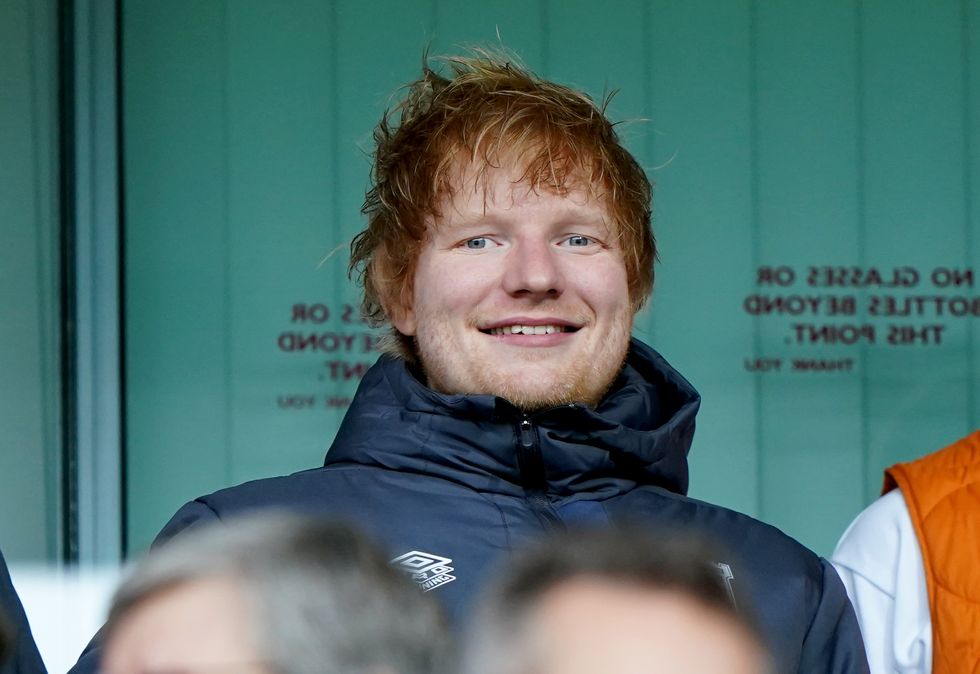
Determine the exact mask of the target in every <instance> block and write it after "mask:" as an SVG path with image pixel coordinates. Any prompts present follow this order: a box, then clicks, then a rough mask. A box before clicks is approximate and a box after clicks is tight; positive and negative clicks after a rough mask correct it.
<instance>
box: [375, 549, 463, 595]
mask: <svg viewBox="0 0 980 674" xmlns="http://www.w3.org/2000/svg"><path fill="white" fill-rule="evenodd" d="M452 561H453V560H452V559H450V558H449V557H442V556H440V555H433V554H432V553H430V552H422V551H421V550H412V551H411V552H406V553H405V554H404V555H399V556H398V557H395V558H394V559H393V560H391V565H392V566H394V567H395V568H398V569H401V570H402V571H404V572H405V573H408V574H409V575H411V576H412V580H414V581H415V582H416V583H418V586H419V587H420V588H421V589H422V591H423V592H429V591H430V590H434V589H436V588H437V587H440V586H442V585H445V584H446V583H451V582H453V581H454V580H456V576H454V575H452V572H453V570H454V569H453V567H452V566H450V564H452Z"/></svg>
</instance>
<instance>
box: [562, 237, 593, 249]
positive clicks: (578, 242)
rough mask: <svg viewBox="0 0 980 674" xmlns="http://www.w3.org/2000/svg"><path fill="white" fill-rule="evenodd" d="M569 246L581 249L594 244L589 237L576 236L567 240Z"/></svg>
mask: <svg viewBox="0 0 980 674" xmlns="http://www.w3.org/2000/svg"><path fill="white" fill-rule="evenodd" d="M566 241H567V242H568V245H569V246H575V247H581V246H588V245H589V244H590V243H592V239H590V238H589V237H587V236H582V235H581V234H576V235H575V236H570V237H568V239H567V240H566Z"/></svg>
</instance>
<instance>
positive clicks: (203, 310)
mask: <svg viewBox="0 0 980 674" xmlns="http://www.w3.org/2000/svg"><path fill="white" fill-rule="evenodd" d="M226 30H227V26H226V22H225V14H224V3H221V2H211V3H197V2H173V3H167V4H166V5H161V4H159V3H154V2H127V3H125V15H124V24H123V41H124V43H123V60H124V62H125V64H126V65H125V70H124V78H123V95H124V97H125V98H124V106H123V128H124V132H125V142H124V152H125V155H124V163H125V182H124V188H125V191H126V212H125V218H126V228H127V233H126V236H125V255H126V259H125V269H126V271H125V284H126V306H125V312H126V317H125V318H126V320H125V330H126V376H125V381H126V393H127V404H126V417H127V418H126V428H127V437H126V456H127V479H128V494H127V496H128V498H127V508H128V530H129V547H130V549H141V548H142V547H144V546H145V545H146V544H147V543H148V542H149V539H150V538H151V537H152V536H153V535H154V533H155V532H156V531H157V530H158V529H159V528H160V527H161V526H162V525H163V524H164V523H165V522H166V520H167V518H168V517H169V516H170V515H171V514H172V513H173V511H174V510H175V509H176V508H177V507H178V506H179V505H180V504H181V502H183V501H184V500H187V499H190V498H193V497H194V496H197V495H199V494H201V493H205V492H208V491H211V490H214V489H217V488H219V487H221V486H224V485H226V484H228V483H229V481H230V478H231V470H230V466H229V447H230V442H231V436H230V428H229V425H228V418H227V414H228V411H227V407H226V406H227V403H228V398H227V396H228V395H229V391H228V389H227V384H228V377H229V374H228V369H227V362H226V355H227V353H228V348H229V328H230V326H229V325H228V324H227V322H226V318H227V313H226V312H227V304H226V303H227V301H228V287H227V283H228V280H227V276H226V273H225V270H226V265H227V264H228V262H227V257H228V255H229V254H230V252H231V251H230V250H229V248H228V246H227V245H226V236H225V232H226V231H227V227H228V166H227V161H226V159H227V155H226V152H227V143H228V133H229V129H228V125H227V117H226V114H227V101H226V94H227V79H226V78H227V62H226V59H227V44H226Z"/></svg>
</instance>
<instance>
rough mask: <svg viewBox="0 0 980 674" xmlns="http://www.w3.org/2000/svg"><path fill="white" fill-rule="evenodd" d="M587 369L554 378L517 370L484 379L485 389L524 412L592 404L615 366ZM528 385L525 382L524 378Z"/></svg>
mask: <svg viewBox="0 0 980 674" xmlns="http://www.w3.org/2000/svg"><path fill="white" fill-rule="evenodd" d="M589 370H590V371H588V372H579V373H570V374H571V376H565V377H561V378H560V379H559V380H558V381H555V378H549V377H547V376H546V375H539V374H538V373H535V372H533V368H532V369H531V371H530V372H527V371H525V372H521V373H518V374H516V375H511V376H503V377H500V379H498V380H497V381H495V382H486V383H487V384H488V385H487V386H486V388H484V390H485V391H488V392H490V393H492V394H493V395H496V396H498V397H500V398H503V399H504V400H506V401H507V402H509V403H511V404H512V405H514V406H515V407H517V408H518V409H520V410H523V411H525V412H537V411H539V410H543V409H548V408H551V407H560V406H562V405H570V404H572V403H578V404H582V405H587V406H589V407H595V406H596V405H598V404H599V401H601V400H602V398H603V396H604V395H605V394H606V392H607V391H608V390H609V387H610V386H611V385H612V382H613V381H614V380H615V379H616V375H617V374H619V368H614V370H613V371H612V372H611V373H610V372H608V371H607V372H606V373H605V374H604V376H599V375H598V373H596V372H594V371H591V370H592V369H591V368H589ZM529 380H530V381H532V382H533V384H532V385H528V381H529Z"/></svg>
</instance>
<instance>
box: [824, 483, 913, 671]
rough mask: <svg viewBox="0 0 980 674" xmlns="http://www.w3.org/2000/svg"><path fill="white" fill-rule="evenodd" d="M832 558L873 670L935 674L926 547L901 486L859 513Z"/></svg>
mask: <svg viewBox="0 0 980 674" xmlns="http://www.w3.org/2000/svg"><path fill="white" fill-rule="evenodd" d="M831 561H832V562H833V564H834V566H835V567H836V569H837V572H838V573H839V574H840V577H841V580H843V581H844V586H845V587H846V588H847V595H848V596H849V597H850V598H851V603H852V604H854V610H855V612H857V617H858V622H859V623H860V625H861V635H862V636H863V637H864V644H865V648H866V649H867V651H868V662H869V664H870V665H871V674H931V672H932V623H931V620H930V619H929V598H928V593H927V590H926V580H925V570H924V568H923V564H922V551H921V550H920V549H919V541H918V540H917V538H916V535H915V529H914V528H913V527H912V520H911V518H910V517H909V512H908V508H907V507H906V505H905V499H904V498H902V494H901V492H900V491H899V490H898V489H894V490H892V491H890V492H888V493H887V494H885V495H884V496H883V497H881V498H880V499H878V500H877V501H875V502H874V503H872V504H871V505H870V506H868V507H867V508H866V509H865V510H864V512H862V513H861V514H860V515H858V516H857V518H856V519H855V520H854V521H853V522H852V523H851V526H849V527H848V528H847V531H845V532H844V535H843V536H842V537H841V539H840V542H839V543H838V544H837V549H836V550H834V554H833V556H832V557H831Z"/></svg>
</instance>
